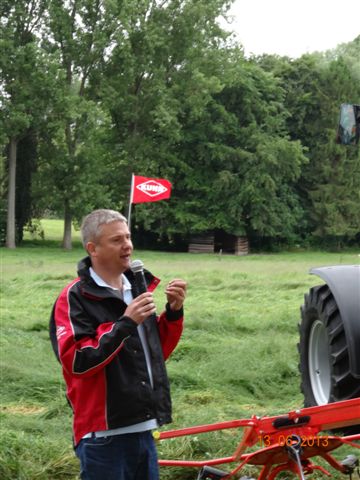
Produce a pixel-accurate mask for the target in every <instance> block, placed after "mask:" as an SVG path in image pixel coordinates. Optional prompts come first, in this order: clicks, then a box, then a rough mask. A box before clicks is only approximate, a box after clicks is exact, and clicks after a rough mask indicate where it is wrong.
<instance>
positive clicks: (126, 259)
mask: <svg viewBox="0 0 360 480" xmlns="http://www.w3.org/2000/svg"><path fill="white" fill-rule="evenodd" d="M88 251H89V253H90V254H91V257H92V258H93V259H94V260H96V262H97V264H98V265H99V266H101V267H102V268H106V269H108V270H109V271H112V272H114V273H123V272H125V270H127V269H128V268H129V267H130V257H131V254H132V251H133V244H132V242H131V237H130V232H129V229H128V226H127V224H126V223H125V222H121V221H115V222H111V223H107V224H104V225H101V227H100V234H99V236H98V238H97V239H96V241H94V242H89V243H88Z"/></svg>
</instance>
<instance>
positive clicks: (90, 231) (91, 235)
mask: <svg viewBox="0 0 360 480" xmlns="http://www.w3.org/2000/svg"><path fill="white" fill-rule="evenodd" d="M111 222H124V223H127V220H126V218H125V217H124V215H122V214H121V213H119V212H117V211H116V210H107V209H105V208H102V209H99V210H94V211H93V212H91V213H89V215H86V217H85V218H84V219H83V221H82V224H81V229H80V230H81V238H82V243H83V245H84V248H86V244H87V243H88V242H92V241H95V240H96V239H97V238H98V237H99V234H100V229H101V225H104V224H106V223H111Z"/></svg>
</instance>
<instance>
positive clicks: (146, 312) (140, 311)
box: [124, 292, 156, 325]
mask: <svg viewBox="0 0 360 480" xmlns="http://www.w3.org/2000/svg"><path fill="white" fill-rule="evenodd" d="M155 312H156V307H155V303H154V299H153V296H152V293H150V292H145V293H142V294H141V295H139V296H138V297H136V298H135V299H134V300H133V301H132V302H131V303H130V304H129V305H128V306H127V309H126V310H125V312H124V315H126V316H127V317H130V318H131V319H132V320H134V322H136V323H137V324H138V325H140V324H141V323H143V321H144V320H146V319H147V318H148V317H150V315H152V314H153V313H155Z"/></svg>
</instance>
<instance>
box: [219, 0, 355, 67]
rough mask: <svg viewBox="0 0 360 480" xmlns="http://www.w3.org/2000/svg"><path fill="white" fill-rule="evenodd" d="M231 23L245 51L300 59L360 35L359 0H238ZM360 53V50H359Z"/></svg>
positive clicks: (231, 27)
mask: <svg viewBox="0 0 360 480" xmlns="http://www.w3.org/2000/svg"><path fill="white" fill-rule="evenodd" d="M230 14H232V15H233V16H234V20H233V22H232V24H231V25H229V26H227V27H225V25H224V24H222V26H223V27H225V28H226V29H230V30H234V31H235V32H236V33H237V38H238V40H239V41H240V43H242V45H243V47H244V49H245V54H246V55H250V54H251V53H253V54H255V55H261V54H262V53H270V54H278V55H281V56H283V55H287V56H289V57H292V58H297V57H299V56H301V55H302V54H304V53H312V52H314V51H325V50H329V49H332V48H335V47H336V46H337V45H338V44H340V43H345V42H351V41H352V40H354V39H355V38H356V37H357V36H358V35H360V0H235V2H234V4H233V5H232V8H231V9H230ZM359 55H360V52H359Z"/></svg>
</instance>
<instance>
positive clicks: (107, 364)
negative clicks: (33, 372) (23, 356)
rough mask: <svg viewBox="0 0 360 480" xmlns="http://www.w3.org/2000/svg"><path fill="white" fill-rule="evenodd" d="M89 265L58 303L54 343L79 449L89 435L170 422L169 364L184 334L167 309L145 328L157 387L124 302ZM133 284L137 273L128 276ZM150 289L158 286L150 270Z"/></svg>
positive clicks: (53, 325)
mask: <svg viewBox="0 0 360 480" xmlns="http://www.w3.org/2000/svg"><path fill="white" fill-rule="evenodd" d="M90 266H91V261H90V259H89V258H88V257H87V258H85V259H84V260H82V261H81V262H80V263H79V270H78V274H79V277H78V278H77V279H75V280H74V281H73V282H71V283H70V284H69V285H67V286H66V287H65V288H64V290H63V291H62V292H61V294H60V296H59V297H58V299H57V300H56V302H55V305H54V308H53V311H52V315H51V319H50V338H51V342H52V345H53V348H54V351H55V353H56V355H57V357H58V359H59V361H60V362H61V364H62V369H63V375H64V379H65V382H66V396H67V398H68V400H69V402H70V405H71V407H72V410H73V415H74V421H73V430H74V443H75V445H77V444H78V443H79V441H80V440H81V438H82V437H83V436H84V435H85V434H87V433H89V432H96V431H101V430H108V429H114V428H119V427H126V426H129V425H133V424H136V423H140V422H144V421H146V420H149V419H151V418H156V419H157V421H158V423H159V425H162V424H164V423H169V422H171V399H170V389H169V381H168V377H167V373H166V368H165V360H166V358H167V357H168V356H169V355H170V354H171V352H172V351H173V350H174V348H175V347H176V345H177V343H178V341H179V338H180V336H181V333H182V326H183V311H182V309H181V310H179V311H176V312H174V311H172V310H170V308H169V305H167V306H166V311H164V312H163V313H162V314H161V315H160V316H158V317H156V316H155V315H154V316H152V317H150V318H148V319H147V320H146V321H145V322H144V324H143V325H144V329H145V332H146V336H147V340H148V344H149V350H150V356H151V367H152V373H153V382H154V385H153V388H152V387H151V385H150V379H149V375H148V371H147V367H146V361H145V355H144V351H143V348H142V344H141V341H140V337H139V335H138V332H137V324H136V323H135V322H134V321H133V320H132V319H131V318H129V317H126V316H124V312H125V309H126V307H127V305H126V303H124V301H123V300H122V298H121V297H120V294H119V293H118V292H117V291H116V290H112V289H110V288H106V287H100V286H98V285H97V284H96V283H95V282H94V281H93V279H92V278H91V276H90V273H89V267H90ZM125 275H126V277H127V278H128V279H129V281H130V283H131V284H132V285H133V286H134V279H133V274H132V272H131V271H127V272H125ZM145 277H146V280H147V283H148V290H149V291H152V290H153V289H154V288H155V287H156V286H157V284H158V283H159V280H158V279H157V278H155V277H154V276H153V275H151V274H150V272H147V271H145Z"/></svg>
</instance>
